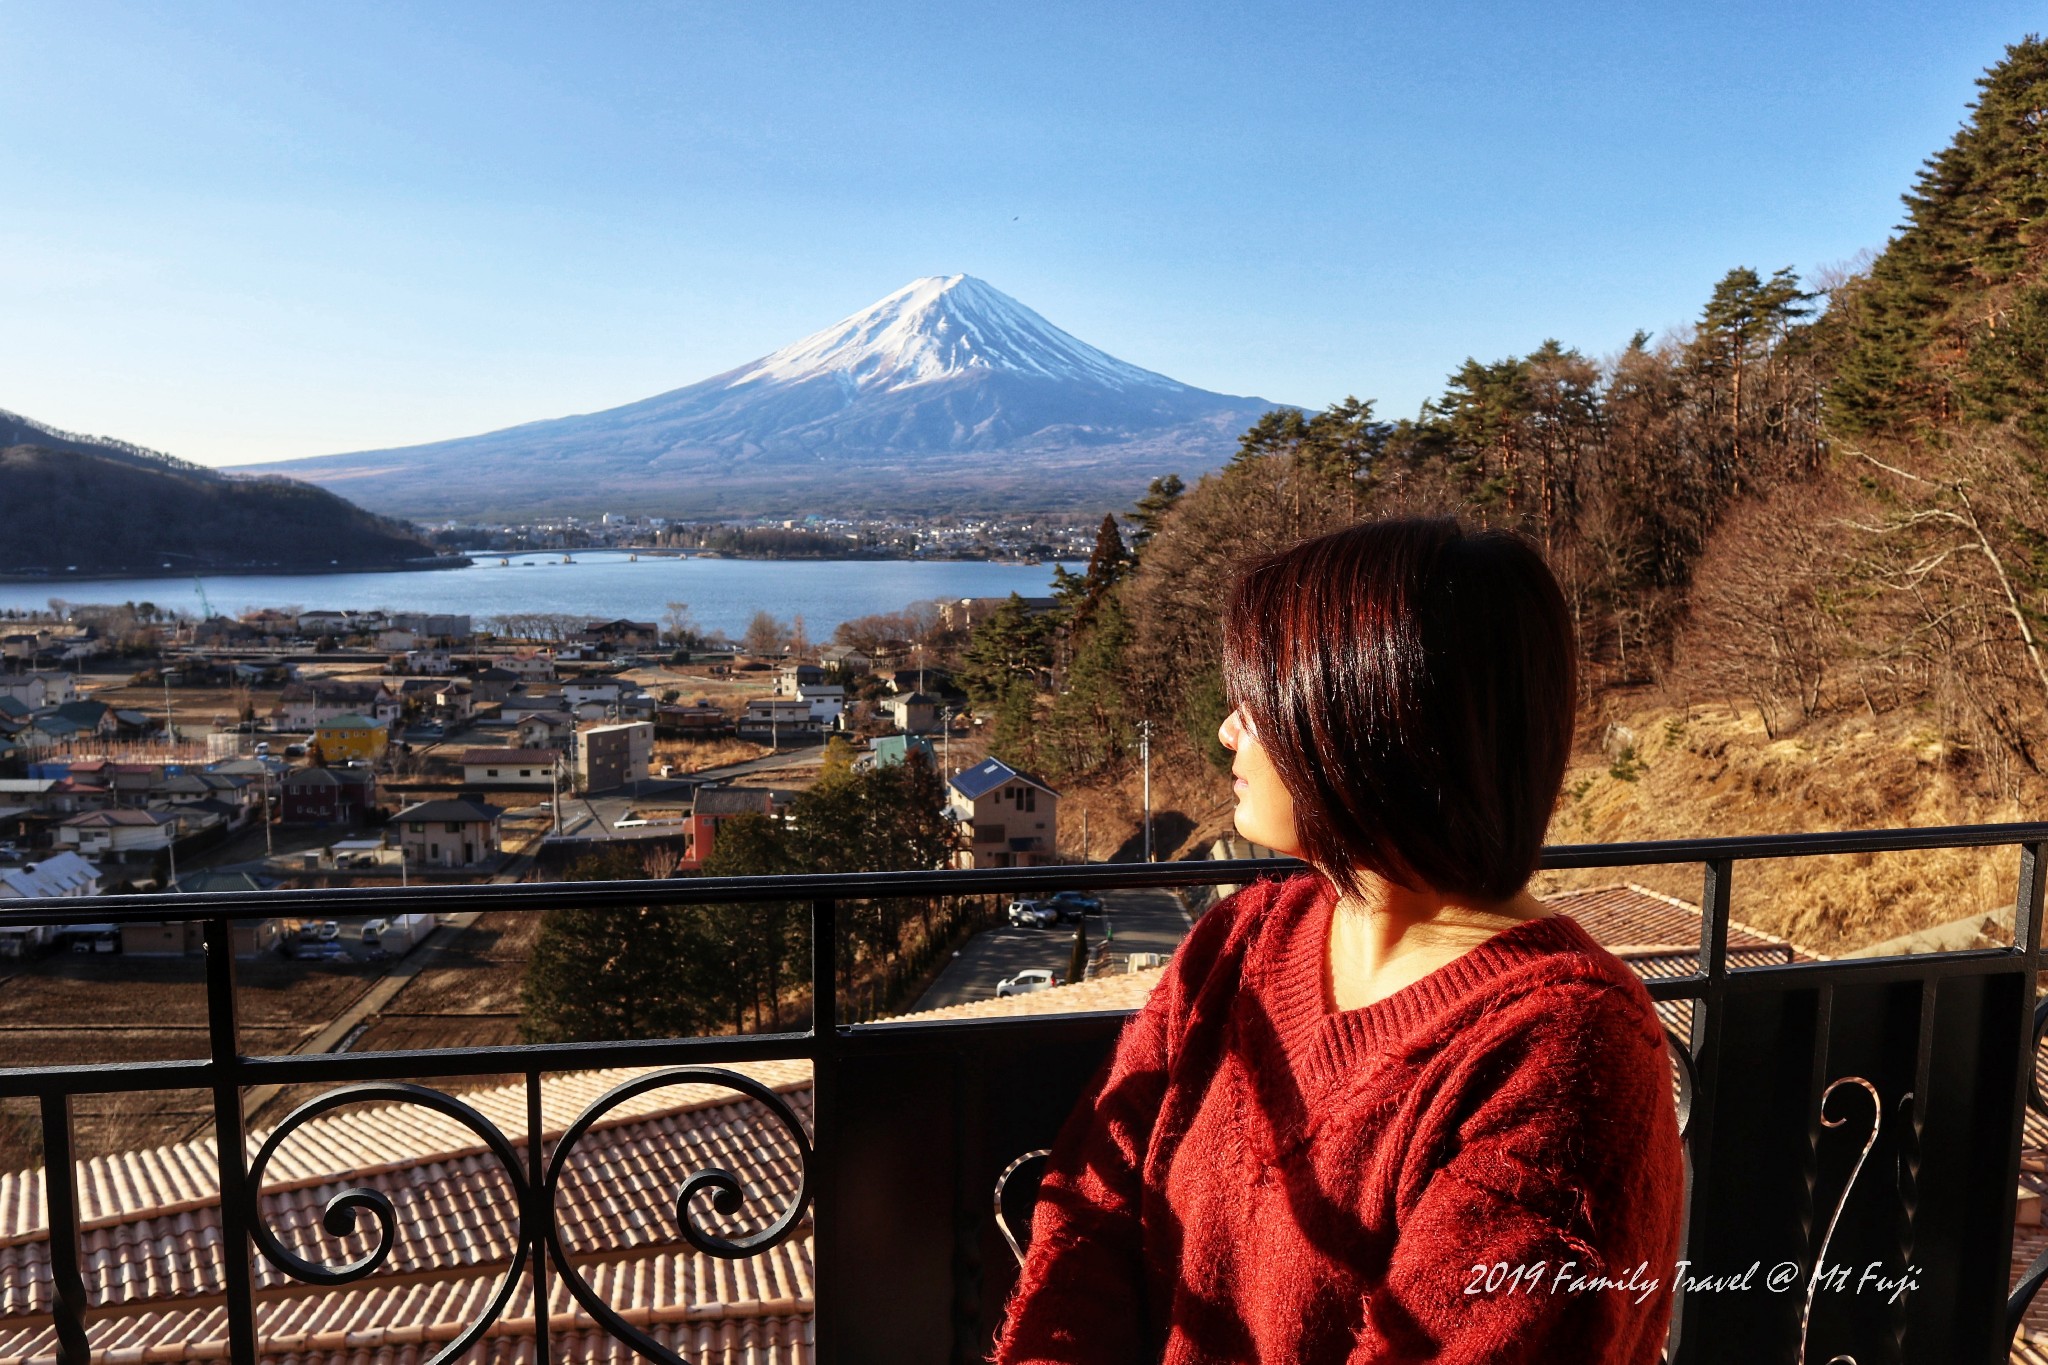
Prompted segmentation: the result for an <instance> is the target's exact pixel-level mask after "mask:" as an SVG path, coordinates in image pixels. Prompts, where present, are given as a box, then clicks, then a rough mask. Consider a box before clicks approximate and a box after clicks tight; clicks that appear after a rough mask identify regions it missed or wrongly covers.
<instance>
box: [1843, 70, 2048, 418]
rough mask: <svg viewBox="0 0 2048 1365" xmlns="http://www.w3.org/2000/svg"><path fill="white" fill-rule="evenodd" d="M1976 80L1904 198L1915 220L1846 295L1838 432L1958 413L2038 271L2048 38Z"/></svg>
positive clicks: (2047, 230)
mask: <svg viewBox="0 0 2048 1365" xmlns="http://www.w3.org/2000/svg"><path fill="white" fill-rule="evenodd" d="M1977 85H1978V88H1979V92H1980V93H1979V95H1978V97H1977V100H1976V102H1975V103H1974V104H1973V105H1972V106H1971V113H1970V118H1969V120H1968V122H1966V123H1965V124H1964V125H1963V126H1962V128H1961V129H1959V130H1958V131H1957V133H1956V135H1955V137H1954V139H1953V140H1951V141H1950V143H1949V145H1948V146H1947V147H1946V148H1944V149H1943V150H1942V151H1941V152H1940V153H1939V154H1937V155H1936V156H1934V157H1932V158H1930V159H1929V160H1928V161H1927V163H1926V164H1925V166H1923V168H1922V169H1921V172H1920V175H1919V178H1918V180H1917V181H1916V183H1915V184H1914V187H1913V189H1912V191H1911V192H1910V193H1908V194H1907V195H1906V196H1905V203H1906V214H1907V222H1906V224H1905V226H1904V227H1903V228H1902V230H1901V231H1900V233H1899V235H1898V236H1897V237H1895V238H1893V239H1892V241H1891V243H1890V244H1889V245H1887V246H1886V248H1885V250H1884V254H1883V255H1881V256H1879V257H1878V259H1877V261H1876V262H1875V263H1874V264H1873V265H1872V267H1871V270H1870V276H1869V278H1868V279H1867V280H1865V281H1863V282H1861V284H1860V286H1859V287H1857V288H1855V289H1853V290H1850V291H1847V292H1846V293H1845V295H1844V296H1843V297H1841V298H1839V299H1838V300H1837V306H1838V307H1840V308H1841V309H1842V312H1843V315H1844V317H1843V323H1842V327H1843V330H1844V332H1845V334H1846V335H1845V341H1844V345H1843V348H1842V349H1843V354H1842V356H1841V360H1840V366H1839V370H1838V373H1837V375H1836V378H1835V381H1834V383H1833V384H1832V385H1831V386H1830V390H1829V394H1828V402H1829V411H1830V416H1831V421H1832V423H1833V424H1834V425H1835V426H1836V427H1838V428H1839V429H1841V430H1844V431H1849V432H1873V431H1887V432H1900V431H1905V430H1908V429H1911V428H1914V427H1917V426H1923V425H1926V424H1929V423H1934V424H1939V423H1944V422H1947V421H1948V420H1950V419H1951V418H1953V417H1954V416H1956V415H1957V412H1958V409H1959V407H1961V406H1963V405H1962V404H1961V403H1959V401H1958V399H1959V397H1961V398H1964V399H1966V400H1967V399H1968V398H1969V397H1970V395H1968V394H1965V395H1958V394H1957V392H1956V386H1957V382H1958V379H1959V378H1960V377H1961V376H1962V374H1963V372H1964V370H1965V368H1966V366H1968V363H1969V360H1970V358H1971V353H1972V352H1973V351H1974V350H1975V349H1976V347H1977V345H1978V344H1980V343H1981V342H1984V341H1992V340H1994V339H1995V338H1996V336H1997V333H1998V332H1999V330H2000V329H2001V328H2002V327H2004V326H2005V325H2006V319H2005V317H2004V314H2005V312H2006V310H2007V308H2008V307H2010V306H2011V298H2010V287H2011V286H2012V285H2014V284H2016V283H2017V284H2024V283H2027V282H2029V281H2032V280H2038V279H2039V276H2040V271H2041V256H2042V251H2043V248H2044V246H2048V117H2044V113H2043V111H2044V110H2048V44H2044V43H2043V42H2042V41H2041V40H2040V39H2039V38H2035V37H2029V38H2027V39H2026V40H2024V41H2023V42H2019V43H2015V44H2013V45H2012V46H2011V47H2008V48H2007V49H2006V53H2005V60H2004V61H2002V62H2000V63H1999V64H1998V65H1997V66H1994V67H1992V68H1991V69H1990V70H1989V71H1987V72H1986V73H1985V74H1984V76H1983V77H1982V78H1981V79H1980V80H1979V81H1978V82H1977ZM1992 368H1994V369H1996V368H1997V363H1996V362H1994V363H1993V366H1992ZM1987 383H1988V385H1989V390H1990V392H1991V394H1992V395H1994V396H1992V397H1991V398H1990V399H1989V400H1988V401H1989V405H1990V406H1991V407H1993V408H1994V409H1995V408H1996V406H1997V401H1998V400H1997V398H1996V397H1995V394H1996V391H1997V389H1998V384H1997V381H1996V378H1995V376H1981V377H1980V379H1979V384H1980V385H1983V384H1987ZM1976 401H1978V402H1979V403H1980V404H1981V403H1985V402H1986V401H1987V400H1986V399H1985V398H1983V397H1979V398H1977V400H1976Z"/></svg>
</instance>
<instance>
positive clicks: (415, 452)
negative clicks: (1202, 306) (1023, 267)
mask: <svg viewBox="0 0 2048 1365" xmlns="http://www.w3.org/2000/svg"><path fill="white" fill-rule="evenodd" d="M1271 406H1272V404H1270V403H1268V402H1266V401H1264V400H1262V399H1257V398H1239V397H1233V396H1231V395H1227V394H1218V393H1210V392H1207V391H1205V390H1202V389H1196V388H1192V387H1190V386H1188V385H1186V384H1182V383H1180V382H1178V381H1176V380H1173V379H1169V378H1167V377H1166V376H1165V375H1162V374H1155V373H1154V372H1152V371H1150V370H1146V369H1141V368H1140V367H1138V366H1136V365H1132V364H1129V363H1127V362H1125V361H1122V360H1119V359H1117V358H1116V357H1115V356H1112V355H1110V354H1108V353H1107V352H1105V351H1101V350H1098V349H1096V348H1095V347H1093V346H1090V345H1088V344H1087V343H1086V342H1084V341H1081V340H1080V339H1079V338H1077V337H1074V336H1072V335H1070V334H1068V333H1067V332H1064V331H1062V330H1060V329H1059V328H1058V327H1055V326H1054V325H1053V324H1052V323H1050V322H1048V321H1046V320H1045V319H1044V318H1042V317H1040V316H1039V315H1038V314H1037V313H1035V312H1033V311H1032V310H1031V309H1029V308H1027V307H1025V306H1024V305H1023V304H1021V303H1019V302H1017V301H1016V300H1015V299H1013V298H1010V297H1009V296H1008V295H1006V294H1004V293H1003V292H1002V291H1000V290H998V289H995V288H993V287H992V286H990V285H988V284H985V283H983V282H982V281H980V280H978V279H975V278H973V277H972V276H969V275H950V276H931V277H927V278H925V279H920V280H914V281H912V282H911V283H910V284H908V285H905V286H904V287H903V288H901V289H899V290H897V291H896V292H894V293H892V294H890V295H888V296H887V297H886V298H883V299H881V300H879V301H878V302H876V303H874V304H872V305H870V306H869V307H867V308H864V309H862V310H861V311H860V312H858V313H855V314H854V315H853V316H851V317H848V318H845V319H843V320H842V321H840V322H837V323H834V324H833V325H832V326H830V327H827V328H825V329H824V330H822V331H819V332H814V333H812V334H811V335H810V336H807V337H805V338H803V339H802V340H800V341H797V342H795V343H793V344H791V345H789V346H785V347H784V348H782V349H781V350H779V351H776V352H774V353H773V354H771V355H767V356H763V357H762V358H761V359H759V360H756V361H754V362H752V363H750V364H747V365H742V366H740V367H739V368H738V369H734V370H729V371H727V372H726V373H724V374H721V375H714V376H713V377H711V378H709V379H706V380H702V381H700V382H699V383H696V384H691V385H689V386H687V387H685V388H680V389H674V390H671V391H669V392H668V393H663V394H657V395H656V396H654V397H652V398H647V399H642V400H641V401H639V402H637V403H629V404H627V405H625V406H623V407H617V408H611V409H608V410H607V411H604V412H596V413H589V414H585V415H582V416H576V417H563V418H557V419H553V420H550V421H543V422H531V423H528V424H526V425H524V426H518V427H510V428H507V429H505V430H503V431H495V432H490V433H487V434H485V435H482V436H471V437H464V438H461V439H459V440H453V441H439V442H435V443H434V444H431V445H420V446H409V447H405V448H402V449H396V450H379V451H367V452H362V453H359V454H354V455H326V456H320V457H317V458H315V459H310V460H292V461H287V462H280V463H276V464H268V465H260V466H255V467H254V468H257V469H260V470H263V471H265V472H270V473H283V474H289V475H291V476H292V477H295V478H300V479H305V480H307V481H309V482H312V483H318V484H324V485H327V486H329V487H333V488H335V489H337V490H338V491H344V492H345V493H346V494H347V496H349V497H350V498H352V499H354V500H356V501H358V502H361V503H363V504H364V505H366V506H369V507H373V508H376V509H378V510H381V511H390V512H395V513H401V514H406V515H412V516H433V517H449V516H453V517H462V516H512V515H517V514H519V513H521V512H526V511H532V510H538V509H543V508H547V509H554V510H562V511H574V510H582V509H590V510H597V509H600V508H611V509H623V508H627V507H630V508H632V509H634V510H638V511H643V512H649V513H654V514H657V515H670V516H691V515H710V514H732V513H782V514H788V513H804V512H841V511H859V510H884V509H890V508H896V509H918V508H921V509H927V510H930V509H937V508H948V509H959V510H968V509H987V510H1000V509H1042V510H1053V509H1056V508H1075V507H1095V506H1104V507H1108V506H1121V505H1125V504H1128V503H1129V502H1130V500H1131V499H1133V498H1135V497H1136V496H1137V495H1138V493H1140V492H1141V491H1142V490H1143V488H1144V485H1145V483H1146V481H1147V480H1148V479H1150V478H1152V477H1154V476H1155V475H1158V474H1162V473H1168V472H1173V473H1179V474H1181V475H1182V476H1183V477H1186V478H1190V479H1191V478H1192V477H1193V476H1194V475H1196V474H1198V473H1200V472H1201V471H1203V470H1206V469H1209V468H1213V467H1214V466H1215V465H1217V464H1219V463H1221V462H1222V460H1223V459H1224V458H1226V457H1227V456H1228V455H1229V453H1230V451H1231V450H1232V449H1233V448H1234V446H1235V443H1236V436H1237V434H1238V433H1239V432H1240V431H1242V430H1243V429H1244V428H1245V427H1246V426H1247V425H1249V424H1250V423H1251V422H1253V421H1254V420H1256V419H1257V418H1258V416H1259V415H1260V414H1261V413H1263V412H1264V411H1266V409H1268V408H1269V407H1271Z"/></svg>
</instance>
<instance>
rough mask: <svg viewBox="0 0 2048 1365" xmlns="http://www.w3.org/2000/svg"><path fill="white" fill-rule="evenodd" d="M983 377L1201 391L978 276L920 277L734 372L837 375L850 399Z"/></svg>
mask: <svg viewBox="0 0 2048 1365" xmlns="http://www.w3.org/2000/svg"><path fill="white" fill-rule="evenodd" d="M979 370H987V371H998V370H1001V371H1008V372H1009V373H1011V374H1028V375H1035V376H1037V377H1039V378H1041V379H1059V380H1071V381H1074V382H1076V383H1084V384H1101V385H1105V386H1108V387H1110V388H1126V389H1130V388H1137V389H1145V388H1158V389H1168V390H1173V391H1176V392H1192V390H1189V389H1188V387H1187V385H1185V384H1181V383H1178V382H1176V381H1174V380H1171V379H1168V378H1167V377H1166V376H1165V375H1163V374H1154V373H1152V371H1150V370H1141V369H1139V368H1138V367H1137V366H1136V365H1127V364H1125V363H1124V362H1123V361H1121V360H1118V359H1117V358H1116V357H1115V356H1113V355H1110V354H1109V353H1108V352H1107V351H1098V350H1096V349H1095V348H1094V347H1093V346H1090V345H1089V344H1088V343H1087V342H1085V341H1082V340H1080V339H1079V338H1077V337H1074V336H1072V335H1070V334H1068V333H1066V332H1063V331H1061V330H1060V329H1059V328H1057V327H1055V326H1053V325H1052V324H1051V323H1049V322H1047V321H1046V320H1045V319H1044V318H1042V317H1040V316H1039V315H1038V314H1036V313H1034V312H1032V311H1031V310H1030V309H1029V308H1026V307H1025V306H1024V305H1023V304H1021V303H1019V302H1017V300H1015V299H1013V298H1011V297H1010V296H1009V295H1008V294H1005V293H1003V292H1002V291H1001V290H1000V289H993V288H990V287H989V286H988V285H987V284H984V283H983V282H982V281H980V280H977V279H975V278H974V277H973V276H972V275H944V276H941V275H927V276H926V277H925V278H923V279H921V280H912V281H911V282H910V283H909V284H906V285H904V286H903V287H902V288H901V289H899V290H897V291H896V292H895V293H893V294H891V295H889V296H888V297H887V298H885V299H882V300H881V301H880V302H878V303H872V304H870V305H868V306H867V307H866V308H863V309H861V310H860V311H859V312H858V313H855V314H854V315H853V316H852V317H850V318H846V319H844V320H842V321H840V322H836V323H834V324H832V325H831V326H830V327H827V328H826V329H825V330H824V331H822V332H813V333H811V335H809V336H807V337H805V338H804V339H803V340H802V341H799V342H797V343H795V344H794V345H790V346H785V347H783V348H782V349H781V350H779V351H777V352H776V353H775V354H774V355H770V356H763V357H762V358H761V359H759V360H757V361H755V362H754V363H753V364H751V365H744V366H742V367H740V368H739V369H737V370H735V371H733V373H732V377H731V378H730V380H729V381H728V382H727V384H726V387H727V388H728V389H734V388H738V387H740V386H741V385H743V384H801V383H803V382H804V381H806V380H809V379H815V378H818V377H820V376H824V375H830V376H833V378H834V380H835V382H837V383H839V384H841V385H844V386H846V387H847V388H848V389H849V391H850V392H855V393H863V392H889V391H892V390H896V389H907V388H912V387H914V386H916V385H919V384H932V383H937V382H939V381H941V380H945V379H952V378H955V377H957V376H960V375H966V374H973V373H974V372H976V371H979Z"/></svg>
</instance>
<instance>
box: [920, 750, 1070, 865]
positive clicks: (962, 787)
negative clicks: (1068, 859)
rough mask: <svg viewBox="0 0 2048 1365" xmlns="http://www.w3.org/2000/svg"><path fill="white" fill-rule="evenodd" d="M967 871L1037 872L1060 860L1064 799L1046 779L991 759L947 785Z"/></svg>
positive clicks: (950, 811)
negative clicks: (1016, 869) (1011, 869)
mask: <svg viewBox="0 0 2048 1365" xmlns="http://www.w3.org/2000/svg"><path fill="white" fill-rule="evenodd" d="M946 788H947V794H948V797H949V800H948V803H947V806H946V813H947V814H948V815H949V816H951V817H952V820H953V823H954V824H955V825H957V826H958V827H959V830H960V852H959V853H958V855H956V858H955V861H956V862H957V864H958V865H959V866H961V867H965V868H982V867H1036V866H1039V865H1041V864H1045V863H1051V862H1055V861H1057V859H1058V855H1059V809H1060V794H1059V793H1058V792H1056V791H1054V790H1053V789H1052V787H1051V786H1050V785H1048V784H1047V783H1046V782H1045V781H1044V779H1042V778H1038V777H1034V776H1032V775H1031V774H1030V773H1023V772H1018V771H1017V770H1016V769H1015V768H1012V767H1011V766H1010V765H1009V764H1007V763H1005V762H1003V761H1002V760H1001V759H999V758H987V759H983V760H982V761H981V762H979V763H977V764H975V765H974V766H973V767H971V768H968V769H966V770H965V771H964V772H960V773H956V774H954V775H953V777H952V778H951V779H949V780H948V781H947V783H946Z"/></svg>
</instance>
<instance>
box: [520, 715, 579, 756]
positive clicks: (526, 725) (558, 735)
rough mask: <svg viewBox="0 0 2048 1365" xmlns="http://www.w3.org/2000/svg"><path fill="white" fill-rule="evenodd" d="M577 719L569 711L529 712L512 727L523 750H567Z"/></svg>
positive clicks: (574, 731)
mask: <svg viewBox="0 0 2048 1365" xmlns="http://www.w3.org/2000/svg"><path fill="white" fill-rule="evenodd" d="M575 733H576V718H575V717H574V716H572V715H570V714H569V713H568V712H567V711H528V712H526V713H525V714H523V715H521V716H520V717H519V719H518V720H517V721H516V722H515V723H514V724H513V726H512V734H513V735H514V737H516V738H517V740H518V741H519V745H518V747H520V748H522V749H567V748H568V747H569V742H570V737H571V736H572V735H574V734H575Z"/></svg>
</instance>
